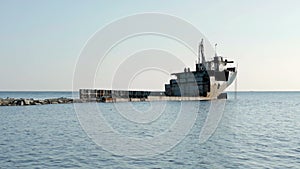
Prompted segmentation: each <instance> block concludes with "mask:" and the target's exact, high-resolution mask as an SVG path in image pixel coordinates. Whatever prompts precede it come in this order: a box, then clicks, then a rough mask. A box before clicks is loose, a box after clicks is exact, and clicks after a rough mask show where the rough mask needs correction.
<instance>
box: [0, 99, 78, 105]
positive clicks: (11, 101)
mask: <svg viewBox="0 0 300 169" xmlns="http://www.w3.org/2000/svg"><path fill="white" fill-rule="evenodd" d="M67 103H69V104H70V103H82V101H81V100H79V99H76V100H74V99H70V98H63V97H61V98H52V99H44V100H41V99H39V100H34V99H24V98H20V99H15V98H5V99H2V98H0V106H28V105H44V104H67Z"/></svg>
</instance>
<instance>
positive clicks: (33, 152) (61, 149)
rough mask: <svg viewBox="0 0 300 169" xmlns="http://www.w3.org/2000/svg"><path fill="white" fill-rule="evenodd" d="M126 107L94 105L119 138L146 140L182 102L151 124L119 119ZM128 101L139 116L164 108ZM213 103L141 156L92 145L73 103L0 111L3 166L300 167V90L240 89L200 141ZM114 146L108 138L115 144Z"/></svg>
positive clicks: (19, 94)
mask: <svg viewBox="0 0 300 169" xmlns="http://www.w3.org/2000/svg"><path fill="white" fill-rule="evenodd" d="M6 97H14V98H38V99H41V98H54V97H72V93H71V92H0V98H6ZM78 104H82V106H83V107H84V106H85V104H86V105H88V103H78ZM124 104H127V103H116V104H111V103H106V104H105V103H96V106H97V107H98V108H99V109H101V110H102V113H103V116H104V117H105V118H106V119H107V122H108V123H110V125H111V127H113V128H114V129H115V130H117V131H118V132H119V133H121V134H122V135H124V136H125V137H136V138H139V139H141V141H143V138H144V139H146V138H153V137H155V136H157V135H159V134H160V132H162V131H163V130H165V129H167V128H168V126H170V125H172V122H174V120H175V119H176V117H178V116H177V115H176V114H177V113H178V111H177V110H179V109H178V108H177V107H178V106H179V105H180V102H169V103H168V104H167V106H166V107H165V108H164V110H165V111H164V112H163V113H162V114H160V116H158V118H157V119H156V120H155V121H154V122H150V123H133V122H132V121H130V120H128V119H126V118H124V117H122V116H121V115H120V114H119V113H118V112H119V111H123V113H125V114H129V115H130V113H131V112H130V111H132V109H126V108H122V106H124ZM129 104H130V106H131V107H132V108H134V109H135V110H137V111H140V112H147V111H148V110H149V109H151V106H153V105H158V107H159V105H163V104H162V103H160V102H156V103H153V105H151V103H149V102H136V103H129ZM210 104H211V102H210V101H205V102H201V103H200V109H201V110H199V112H198V113H197V118H196V121H195V123H194V125H193V126H192V128H191V129H190V130H189V132H188V133H187V134H186V135H185V137H184V138H183V139H182V140H181V141H180V142H179V143H178V144H176V145H175V146H174V147H173V148H171V149H170V150H168V151H166V152H160V153H158V154H155V155H152V156H144V157H129V156H126V155H120V154H118V153H114V152H111V151H109V150H107V148H106V147H103V146H101V145H99V144H96V143H95V142H94V141H93V139H90V138H89V137H88V135H87V133H86V132H85V130H83V128H82V127H81V125H80V124H81V123H80V122H79V120H78V118H77V113H76V109H75V108H74V105H73V104H58V105H39V106H23V107H21V106H20V107H18V106H15V107H0V117H1V118H0V131H1V132H0V168H5V169H6V168H300V92H238V93H237V99H234V94H233V93H229V98H228V100H227V101H226V104H225V109H224V111H223V116H222V119H221V120H220V122H219V124H218V127H217V129H216V131H215V132H214V134H213V135H212V136H211V137H210V138H209V139H208V140H207V141H206V142H204V143H200V142H199V133H200V131H201V128H202V127H203V124H204V122H205V119H206V117H207V112H208V111H209V108H210ZM125 107H126V106H125ZM87 111H88V110H87ZM124 111H125V112H124ZM157 111H158V110H157ZM182 111H183V113H186V115H187V116H189V115H190V113H189V112H185V110H182ZM149 113H153V112H151V111H149ZM88 115H89V114H88V112H87V116H88ZM106 139H107V140H109V139H110V138H106ZM167 139H168V138H166V140H167ZM169 139H170V138H169ZM115 141H116V140H114V139H113V138H111V143H112V144H113V143H114V142H115ZM157 141H160V140H157ZM120 144H122V143H120ZM112 146H113V145H112ZM115 146H116V147H117V145H115ZM162 146H164V145H163V144H162ZM142 150H143V147H141V151H142ZM128 151H130V150H128Z"/></svg>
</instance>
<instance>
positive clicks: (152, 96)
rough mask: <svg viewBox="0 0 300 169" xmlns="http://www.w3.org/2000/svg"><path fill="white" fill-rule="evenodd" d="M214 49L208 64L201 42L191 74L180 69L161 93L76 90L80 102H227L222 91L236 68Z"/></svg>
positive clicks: (187, 70)
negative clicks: (216, 100)
mask: <svg viewBox="0 0 300 169" xmlns="http://www.w3.org/2000/svg"><path fill="white" fill-rule="evenodd" d="M216 46H217V44H215V55H214V56H213V57H212V59H211V60H206V58H205V52H204V40H203V39H202V40H201V42H200V43H199V46H198V59H197V61H196V63H195V66H196V69H195V71H191V70H190V68H184V71H183V72H178V73H172V74H171V75H173V76H175V78H173V79H171V80H170V82H169V83H168V84H165V85H164V88H165V91H131V90H106V89H80V90H79V96H80V99H81V100H84V101H97V102H122V101H160V100H170V101H183V100H200V101H201V100H214V99H227V94H226V93H224V91H225V89H226V88H227V87H228V86H230V85H231V84H232V82H233V81H234V80H235V78H236V76H237V66H236V65H235V63H234V61H232V60H228V59H227V58H224V57H222V56H219V55H218V54H217V51H216Z"/></svg>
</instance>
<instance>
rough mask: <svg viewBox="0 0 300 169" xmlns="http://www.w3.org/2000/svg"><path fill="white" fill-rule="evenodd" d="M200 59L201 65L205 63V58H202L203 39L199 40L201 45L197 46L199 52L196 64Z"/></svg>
mask: <svg viewBox="0 0 300 169" xmlns="http://www.w3.org/2000/svg"><path fill="white" fill-rule="evenodd" d="M200 57H201V60H202V64H203V65H204V63H205V56H204V45H203V39H201V43H200V44H199V51H198V63H200Z"/></svg>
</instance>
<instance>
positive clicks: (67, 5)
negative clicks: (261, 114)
mask: <svg viewBox="0 0 300 169" xmlns="http://www.w3.org/2000/svg"><path fill="white" fill-rule="evenodd" d="M299 9H300V1H297V0H294V1H292V0H280V1H279V0H264V1H261V0H252V1H241V0H210V1H199V0H195V1H188V0H186V1H179V0H178V1H175V0H172V1H171V0H170V1H158V0H157V1H146V0H136V1H134V0H130V1H121V0H120V1H76V0H48V1H46V0H45V1H39V0H36V1H31V0H27V1H22V0H19V1H15V0H6V1H5V0H1V1H0V23H1V26H0V72H1V80H0V90H2V91H5V90H72V79H73V71H74V68H75V64H76V61H77V58H78V55H79V53H80V51H81V49H82V48H83V46H84V44H85V43H86V41H87V40H88V39H89V37H91V36H92V35H93V34H94V33H95V32H96V31H97V30H99V29H100V28H101V27H103V26H105V25H107V24H108V23H110V22H112V21H113V20H116V19H118V18H121V17H124V16H128V15H132V14H136V13H143V12H162V13H166V14H171V15H174V16H178V17H180V18H182V19H185V20H187V21H188V22H190V23H191V24H193V25H194V26H196V27H197V28H198V29H199V30H200V31H201V32H202V33H203V34H204V35H205V36H206V37H207V38H208V39H209V40H210V42H211V43H218V53H219V54H221V55H223V56H226V57H229V58H233V59H235V60H237V61H238V63H239V75H238V89H239V90H251V91H252V90H300V78H298V74H299V73H300V67H299V64H300V48H299V47H300V10H299ZM191 62H193V60H192V61H191ZM190 66H191V67H194V65H190Z"/></svg>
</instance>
